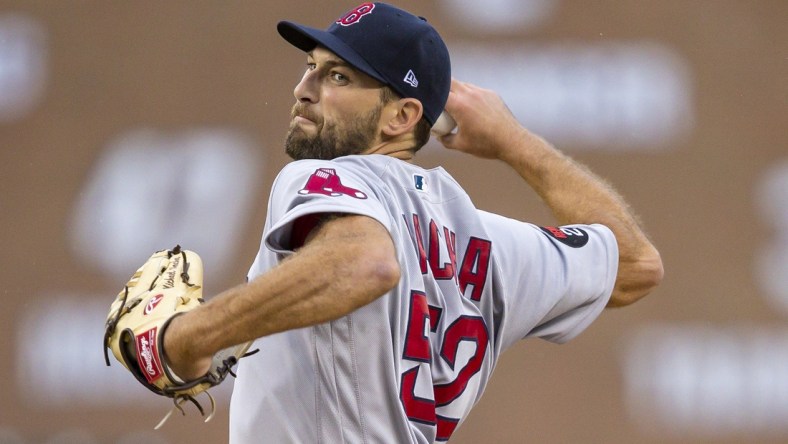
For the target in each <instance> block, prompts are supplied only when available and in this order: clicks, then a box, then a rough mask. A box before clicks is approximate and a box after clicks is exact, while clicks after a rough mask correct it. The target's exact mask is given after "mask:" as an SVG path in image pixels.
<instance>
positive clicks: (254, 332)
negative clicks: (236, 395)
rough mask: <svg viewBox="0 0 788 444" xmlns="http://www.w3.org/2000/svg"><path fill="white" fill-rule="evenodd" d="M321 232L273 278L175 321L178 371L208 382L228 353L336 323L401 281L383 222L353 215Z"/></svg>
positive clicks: (171, 332) (171, 349)
mask: <svg viewBox="0 0 788 444" xmlns="http://www.w3.org/2000/svg"><path fill="white" fill-rule="evenodd" d="M318 231H319V232H318V233H317V234H316V235H315V236H314V238H312V239H311V240H310V241H309V242H308V243H307V244H306V245H305V246H304V247H303V248H302V249H301V250H299V251H298V252H297V253H295V254H294V255H293V256H291V257H290V258H289V259H288V260H285V261H284V262H283V263H282V264H280V265H279V266H277V267H275V268H273V269H272V270H270V271H269V272H268V273H266V274H264V275H262V276H260V277H258V278H256V279H254V280H253V281H251V282H249V283H248V284H244V285H239V286H237V287H234V288H231V289H229V290H227V291H225V292H223V293H221V294H219V295H217V296H216V297H214V298H213V299H212V300H211V301H209V302H208V303H206V304H204V305H202V306H200V307H198V308H196V309H195V310H193V311H191V312H190V313H188V314H186V315H183V316H181V317H178V318H176V319H174V320H173V322H172V324H171V326H170V327H169V328H168V329H167V331H166V334H165V336H164V340H165V344H164V345H165V346H164V349H165V352H166V353H167V357H168V359H169V360H170V362H171V365H172V368H173V369H174V371H175V372H176V373H177V374H178V375H180V376H181V377H183V378H187V379H191V378H194V377H198V376H201V375H202V374H203V373H204V372H205V368H207V364H208V363H209V362H210V357H211V356H212V355H213V354H214V353H216V352H217V351H219V350H221V349H223V348H226V347H229V346H231V345H235V344H239V343H242V342H246V341H250V340H253V339H256V338H258V337H262V336H267V335H270V334H274V333H278V332H281V331H284V330H290V329H295V328H301V327H306V326H309V325H315V324H319V323H323V322H327V321H331V320H333V319H337V318H339V317H341V316H344V315H346V314H347V313H350V312H351V311H353V310H355V309H357V308H359V307H361V306H363V305H365V304H367V303H369V302H371V301H372V300H374V299H376V298H377V297H379V296H381V295H382V294H384V293H385V292H386V291H388V290H390V289H391V288H393V287H394V286H395V285H396V283H397V282H398V280H399V267H398V264H397V260H396V256H395V252H394V246H393V243H392V241H391V237H390V236H389V234H388V232H387V231H386V229H385V228H384V227H383V226H382V225H381V224H380V223H379V222H377V221H374V220H372V219H369V218H367V217H364V216H347V217H343V218H339V219H335V220H332V221H330V222H328V223H326V224H325V225H324V226H322V227H320V228H319V229H318Z"/></svg>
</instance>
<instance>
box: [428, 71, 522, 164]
mask: <svg viewBox="0 0 788 444" xmlns="http://www.w3.org/2000/svg"><path fill="white" fill-rule="evenodd" d="M445 109H446V112H448V113H449V114H450V115H451V116H452V117H453V118H454V120H455V121H456V122H457V132H456V133H454V134H448V135H446V136H442V137H440V138H439V140H440V142H441V143H442V144H443V145H444V146H445V147H446V148H448V149H450V150H456V151H461V152H464V153H467V154H471V155H474V156H477V157H481V158H484V159H505V158H506V157H507V152H508V151H510V150H513V149H514V148H515V147H516V146H517V145H518V144H521V143H522V141H523V138H524V137H531V135H530V133H528V131H527V130H526V129H525V128H523V127H522V126H521V125H520V123H519V122H518V121H517V119H516V118H515V117H514V115H513V114H512V112H511V110H509V108H508V107H507V106H506V104H505V103H504V101H503V99H501V97H500V96H499V95H498V94H497V93H496V92H495V91H492V90H489V89H484V88H480V87H478V86H476V85H472V84H470V83H465V82H460V81H458V80H456V79H452V82H451V91H450V92H449V99H448V101H447V103H446V106H445Z"/></svg>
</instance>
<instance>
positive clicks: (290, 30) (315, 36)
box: [276, 21, 388, 84]
mask: <svg viewBox="0 0 788 444" xmlns="http://www.w3.org/2000/svg"><path fill="white" fill-rule="evenodd" d="M276 30H277V31H279V35H281V36H282V38H284V39H285V40H287V41H288V42H289V43H290V44H291V45H293V46H295V47H296V48H298V49H300V50H302V51H304V52H309V51H312V50H313V49H315V48H316V47H317V46H318V45H320V46H323V47H325V48H326V49H328V50H329V51H331V52H333V53H334V54H336V55H337V56H339V58H341V59H342V60H344V61H346V62H348V63H349V64H350V65H351V66H353V67H354V68H356V69H358V70H359V71H361V72H363V73H365V74H367V75H369V76H370V77H372V78H374V79H376V80H378V81H380V82H382V83H384V84H388V81H387V80H386V79H384V78H383V76H381V75H380V73H378V72H377V71H376V70H375V68H373V67H372V66H371V65H370V64H369V63H367V61H366V60H364V58H363V57H361V56H360V55H359V54H358V53H357V52H356V51H354V50H353V49H352V48H350V47H349V46H348V45H346V44H345V42H343V41H342V40H340V39H339V38H337V37H336V36H335V35H334V34H331V33H329V32H327V31H324V30H322V29H316V28H311V27H309V26H303V25H299V24H297V23H293V22H288V21H282V22H279V23H278V24H277V25H276Z"/></svg>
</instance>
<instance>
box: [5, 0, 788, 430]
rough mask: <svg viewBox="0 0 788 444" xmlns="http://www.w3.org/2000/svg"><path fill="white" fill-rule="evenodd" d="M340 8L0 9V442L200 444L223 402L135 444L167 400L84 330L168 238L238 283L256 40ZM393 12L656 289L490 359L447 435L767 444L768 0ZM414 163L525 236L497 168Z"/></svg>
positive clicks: (222, 278) (268, 130)
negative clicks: (603, 220) (489, 93)
mask: <svg viewBox="0 0 788 444" xmlns="http://www.w3.org/2000/svg"><path fill="white" fill-rule="evenodd" d="M356 3H357V2H355V1H338V0H331V1H320V2H316V1H305V0H291V1H279V0H276V1H266V2H263V1H251V0H249V1H229V2H220V1H185V0H171V1H166V2H161V1H150V0H139V1H110V0H103V1H98V0H82V1H77V0H70V1H55V0H49V1H43V0H0V178H1V179H0V180H2V192H1V193H0V202H1V203H2V206H0V209H1V210H2V211H0V220H1V221H2V230H0V251H1V252H2V253H1V254H0V282H2V289H0V301H2V308H1V309H0V324H1V325H2V331H3V334H2V336H0V374H2V375H3V377H2V378H0V443H11V444H21V443H47V444H62V443H124V444H132V443H181V442H201V443H202V442H206V443H221V442H226V440H227V414H228V413H227V410H228V405H227V400H228V399H229V387H224V388H223V389H222V390H220V393H219V397H220V399H221V402H220V406H219V411H218V414H217V417H216V418H215V419H214V421H213V422H211V423H208V424H202V423H201V422H200V419H199V417H198V415H197V414H196V413H195V411H194V410H193V409H191V410H189V411H190V414H189V416H187V417H174V418H172V419H171V420H170V422H169V423H168V424H167V425H166V426H165V427H164V429H163V430H162V431H159V432H155V433H154V432H153V431H152V430H151V429H152V427H153V425H154V424H156V422H157V421H158V420H159V418H160V417H161V416H162V415H164V413H165V412H166V411H167V410H168V409H169V408H170V403H169V402H168V401H167V400H165V399H163V398H161V399H160V398H156V397H153V396H151V395H150V394H149V392H147V390H146V389H144V388H142V387H141V386H139V385H138V384H137V383H136V381H133V379H132V378H130V377H129V376H128V375H127V374H126V373H125V371H123V370H121V368H120V366H119V365H117V364H116V365H114V366H113V367H111V368H109V369H108V368H106V367H105V366H104V362H103V357H102V350H101V348H100V342H101V337H102V333H103V322H104V317H105V315H106V311H107V309H108V306H109V303H110V302H111V300H112V299H113V298H114V296H115V294H116V293H117V291H118V290H119V286H120V285H122V283H123V282H125V280H126V279H127V278H128V276H129V274H130V272H131V271H132V270H133V269H135V268H136V267H137V266H138V264H140V263H142V261H143V260H144V259H145V258H147V256H148V254H150V252H151V251H153V250H154V249H159V248H163V247H168V246H172V245H174V244H175V243H181V244H183V245H186V246H188V247H189V248H192V249H194V250H196V251H198V252H200V253H201V255H202V256H203V258H204V260H205V263H206V286H207V294H208V295H211V294H215V293H216V292H217V291H219V290H221V289H223V288H225V287H227V286H230V285H234V284H236V283H239V282H241V281H243V279H244V276H245V274H246V270H247V268H248V266H249V265H250V263H251V261H252V259H253V257H254V254H255V252H256V250H257V248H258V244H259V240H260V234H261V227H262V223H263V220H264V218H265V211H266V208H265V202H266V199H267V193H268V191H269V188H270V184H271V181H272V180H273V178H274V176H275V174H276V172H277V171H278V170H279V169H280V168H281V167H282V166H283V165H284V164H285V162H286V161H287V159H286V157H285V156H284V155H283V153H282V148H281V145H282V143H281V142H282V140H283V136H284V132H285V130H286V128H287V124H288V111H289V108H290V106H291V104H292V103H293V100H294V99H293V96H292V88H293V86H294V85H295V83H296V81H297V80H298V78H299V76H300V74H301V71H302V69H303V66H304V58H303V56H302V55H301V54H300V53H299V52H298V51H297V50H296V49H294V48H292V47H290V46H289V45H288V44H287V43H285V42H284V41H283V40H282V39H280V38H279V36H278V34H277V33H276V30H275V24H276V22H277V21H278V20H280V19H294V20H297V21H300V22H302V23H306V24H311V25H313V26H317V27H324V26H325V25H326V24H327V23H328V22H329V21H330V20H331V19H332V18H334V17H335V16H336V17H338V16H339V15H340V14H341V12H342V11H344V10H347V9H350V8H351V7H354V6H356ZM397 4H398V5H399V6H401V7H404V8H406V9H409V10H411V11H413V12H415V13H418V14H419V15H423V16H425V17H427V18H428V19H429V20H430V21H431V22H432V23H433V24H434V25H435V26H436V27H437V28H438V29H439V30H440V31H441V32H442V34H443V35H444V36H445V39H446V41H447V43H448V45H449V48H450V51H451V55H452V58H453V63H454V74H455V76H456V77H458V78H460V79H462V80H467V81H470V82H474V83H477V84H480V85H482V86H486V87H489V88H492V89H495V90H497V91H498V92H499V93H500V94H501V95H502V96H503V97H504V99H505V100H506V101H507V103H508V104H509V105H510V106H511V108H512V110H513V111H514V112H515V114H516V115H517V116H518V118H519V119H520V120H521V121H522V122H523V123H524V124H525V125H526V126H529V127H530V128H532V129H533V130H535V131H537V132H539V133H541V134H543V135H545V136H546V137H548V138H549V139H550V140H552V141H553V142H554V143H555V144H556V145H558V146H559V147H560V148H562V149H564V150H566V151H567V152H568V153H570V154H571V155H573V156H575V157H576V158H578V159H580V160H581V161H583V162H585V163H587V164H588V165H590V166H591V167H592V169H594V170H595V171H597V172H598V173H600V174H601V175H602V176H604V177H606V178H608V179H609V180H610V181H611V182H612V183H614V184H615V185H616V186H617V187H618V188H619V189H620V191H621V192H622V194H624V196H625V197H627V198H628V199H629V201H630V202H631V204H632V205H633V207H634V208H635V209H636V210H637V211H638V213H639V214H640V215H641V217H642V219H643V220H644V221H645V225H646V227H647V229H648V231H649V233H650V234H651V236H652V237H653V239H654V241H655V243H656V244H657V245H658V247H660V249H661V251H662V254H663V257H664V261H665V265H666V271H667V274H666V279H665V282H664V284H663V285H662V286H661V287H660V288H659V289H658V290H657V291H656V292H655V293H654V294H653V295H652V296H650V297H649V298H647V299H645V300H644V301H642V302H640V303H638V304H636V305H635V306H633V307H630V308H627V309H623V310H618V311H612V312H606V313H605V314H604V315H603V316H602V317H601V318H600V319H599V320H598V321H597V322H596V323H595V324H594V325H593V326H592V327H591V328H590V329H589V330H588V331H587V332H585V333H584V334H583V335H581V336H580V337H579V338H578V339H576V340H575V341H573V342H571V343H569V344H567V345H563V346H555V345H551V344H547V343H543V342H538V341H533V342H523V343H522V344H520V345H519V346H517V347H515V348H514V349H512V350H511V351H509V353H508V354H507V355H506V356H505V358H504V359H503V361H502V362H501V363H500V365H499V367H498V368H497V370H496V376H495V377H494V378H493V383H492V385H491V387H490V388H489V390H488V391H487V393H486V395H485V397H484V398H483V399H482V401H481V402H480V404H479V406H478V407H477V408H476V410H475V411H474V412H473V413H472V414H471V416H470V418H469V419H468V421H467V422H466V423H465V424H464V425H463V426H462V427H461V428H460V429H459V430H458V432H457V433H456V434H455V439H454V440H453V441H452V442H454V443H522V442H545V443H552V442H555V443H567V442H576V443H580V442H582V443H634V442H638V443H703V442H714V443H739V442H741V443H751V442H761V443H769V442H775V443H776V442H787V441H788V130H787V129H786V128H787V127H788V120H786V119H787V118H788V112H787V111H788V110H787V109H786V104H788V100H787V99H788V26H786V24H787V23H788V2H785V1H783V0H773V1H768V0H762V1H744V0H742V1H734V0H719V1H715V0H692V1H690V0H666V1H645V0H641V1H634V0H633V1H621V0H596V1H593V2H589V1H579V0H486V1H478V0H432V1H416V0H402V1H399V2H397ZM419 163H421V164H422V165H425V166H434V165H437V164H442V165H444V166H445V167H446V168H447V169H448V170H449V171H450V172H451V173H452V174H454V175H455V177H456V178H457V179H458V180H459V181H460V182H461V183H463V184H465V185H466V186H467V188H468V190H469V191H470V194H471V196H472V197H473V198H474V200H475V201H476V203H477V204H478V205H479V206H480V207H481V208H483V209H487V210H491V211H497V212H501V213H503V214H506V215H508V216H511V217H517V218H521V219H525V220H529V221H532V222H534V223H538V224H543V225H548V224H551V223H552V222H553V221H552V219H551V218H550V216H549V214H548V213H547V212H546V210H545V209H544V208H543V207H542V206H541V204H540V203H539V202H538V199H537V198H536V197H535V195H534V194H533V193H532V192H531V191H530V190H528V189H527V188H526V186H525V185H523V184H522V183H521V182H520V181H519V180H518V179H517V178H516V177H515V175H514V174H513V173H511V172H510V171H508V169H507V168H506V167H504V166H503V165H502V164H499V163H495V162H488V161H473V160H471V159H469V158H466V157H462V156H459V155H455V154H451V153H446V152H443V151H441V149H440V148H439V147H438V146H437V145H435V144H431V145H430V146H428V147H427V148H425V149H424V150H423V152H422V153H420V155H419ZM490 178H494V180H490ZM300 420H308V419H306V418H303V419H300V418H293V421H300ZM261 442H265V439H264V438H261Z"/></svg>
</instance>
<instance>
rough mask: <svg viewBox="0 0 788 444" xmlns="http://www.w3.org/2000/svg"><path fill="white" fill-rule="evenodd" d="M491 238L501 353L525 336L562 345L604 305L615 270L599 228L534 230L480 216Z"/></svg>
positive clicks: (611, 244)
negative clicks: (498, 296) (500, 312)
mask: <svg viewBox="0 0 788 444" xmlns="http://www.w3.org/2000/svg"><path fill="white" fill-rule="evenodd" d="M480 213H481V217H482V219H483V221H484V223H485V225H486V226H487V229H488V232H489V233H490V235H491V236H492V238H493V251H494V253H493V257H494V263H495V266H496V267H498V270H497V272H498V273H500V275H501V279H500V281H499V283H498V285H500V286H501V287H502V288H498V289H497V290H498V291H499V292H500V294H502V295H503V298H504V301H503V304H504V305H505V315H504V317H503V320H502V323H501V325H500V328H501V331H500V332H499V334H501V336H500V340H501V341H503V342H502V343H501V345H502V346H503V349H505V348H508V347H509V346H511V345H512V344H513V343H515V342H516V341H518V340H520V339H522V338H526V337H539V338H543V339H547V340H549V341H551V342H557V343H563V342H566V341H569V340H570V339H572V338H574V337H575V336H577V335H578V334H580V333H581V332H582V331H583V330H585V328H586V327H588V325H589V324H591V322H593V320H594V319H596V317H597V316H598V315H599V314H600V313H601V311H602V309H603V308H604V307H605V305H606V304H607V302H608V300H609V298H610V294H611V293H612V291H613V285H614V283H615V280H616V273H617V270H618V244H617V243H616V239H615V236H614V235H613V232H612V231H610V229H608V228H607V227H605V226H603V225H598V224H594V225H569V226H563V227H538V226H536V225H533V224H529V223H524V222H520V221H517V220H514V219H509V218H506V217H503V216H499V215H495V214H492V213H486V212H480Z"/></svg>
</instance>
